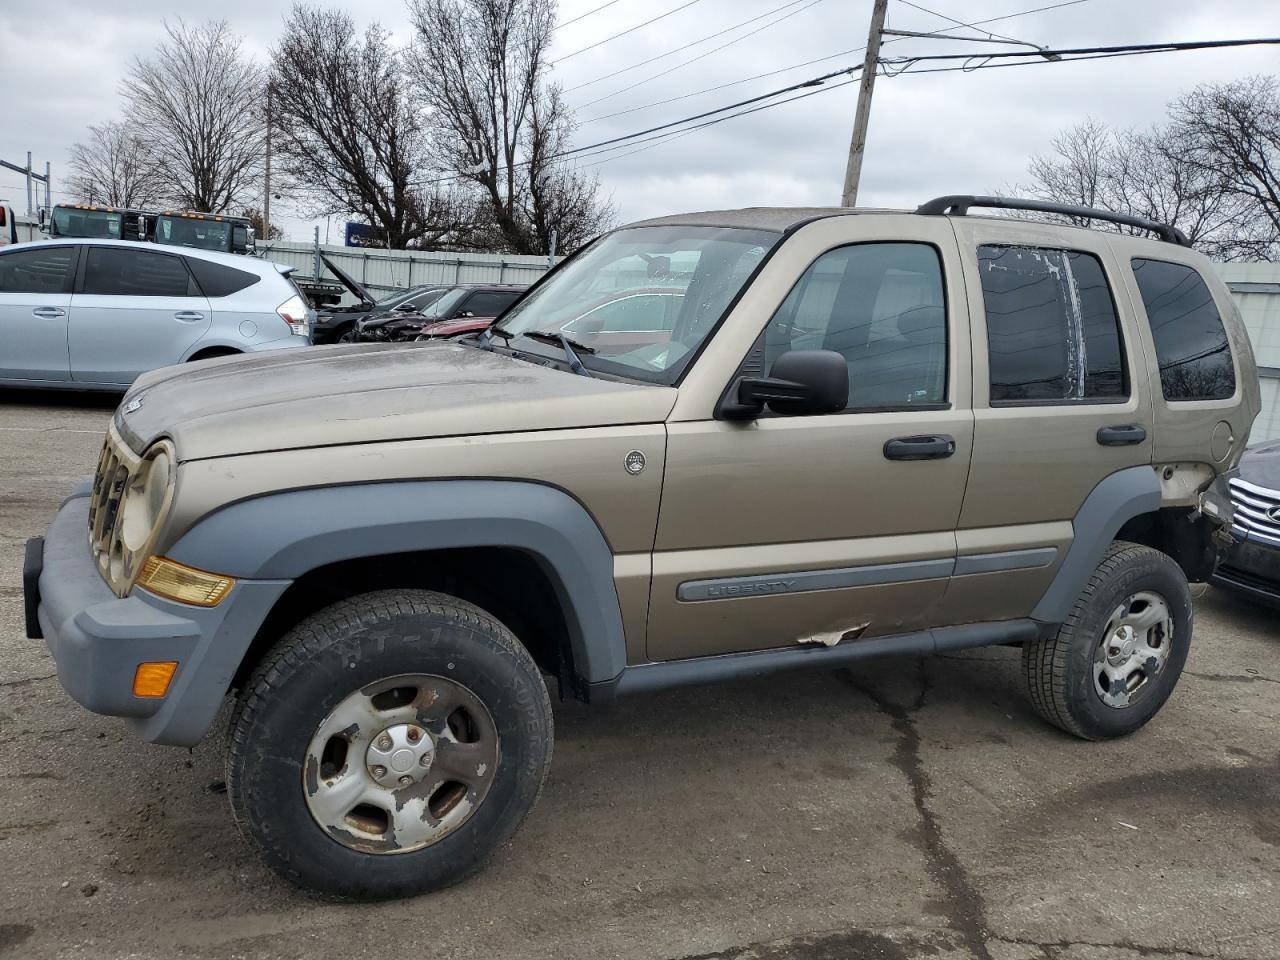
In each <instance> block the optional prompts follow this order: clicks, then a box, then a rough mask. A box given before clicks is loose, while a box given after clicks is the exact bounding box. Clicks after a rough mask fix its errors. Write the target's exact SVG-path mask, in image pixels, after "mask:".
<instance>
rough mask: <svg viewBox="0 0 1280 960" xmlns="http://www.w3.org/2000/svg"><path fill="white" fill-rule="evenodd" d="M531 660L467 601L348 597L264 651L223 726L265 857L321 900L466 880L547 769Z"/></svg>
mask: <svg viewBox="0 0 1280 960" xmlns="http://www.w3.org/2000/svg"><path fill="white" fill-rule="evenodd" d="M551 744H552V717H551V705H550V701H549V699H548V697H547V690H546V685H545V684H544V683H543V680H542V676H541V674H540V673H539V671H538V668H537V666H536V665H535V664H534V662H533V658H532V657H530V656H529V653H528V651H527V650H525V648H524V647H523V646H521V645H520V643H519V642H518V641H517V640H516V638H515V637H514V636H513V635H512V634H511V632H510V631H509V630H507V629H506V627H504V626H503V625H502V624H501V623H499V622H498V621H497V620H496V619H494V618H493V617H492V616H490V615H489V614H488V613H486V612H484V611H483V610H481V609H480V608H478V607H475V606H473V605H472V604H469V603H465V602H463V601H461V600H458V599H456V598H453V597H448V596H445V595H443V594H438V593H429V592H426V591H421V590H389V591H380V592H377V593H370V594H365V595H362V596H359V597H355V598H353V599H350V600H345V601H342V602H340V603H336V604H334V605H333V606H331V607H328V608H326V609H324V610H322V611H320V612H319V613H316V614H314V615H312V616H311V617H309V618H308V619H306V620H305V621H303V622H302V623H301V624H299V625H298V626H297V627H295V628H294V629H293V630H292V631H290V633H289V634H288V635H286V636H285V637H284V638H283V639H282V640H281V641H280V642H279V644H278V645H277V646H276V647H275V648H274V649H273V650H272V651H271V653H270V654H268V656H267V657H266V659H265V660H264V661H263V663H262V664H260V665H259V667H258V669H257V670H256V671H255V672H254V675H253V677H252V679H251V680H250V681H249V683H248V684H247V685H246V688H245V690H244V693H243V696H242V697H241V699H240V701H239V704H238V705H237V708H236V710H235V713H234V715H233V717H232V724H231V750H230V755H229V759H228V774H227V787H228V793H229V795H230V798H231V805H232V810H233V812H234V814H235V817H236V820H237V822H238V823H239V824H240V825H241V826H242V827H243V828H244V829H246V830H247V832H248V833H249V835H250V836H251V837H252V839H253V840H254V841H255V842H256V844H257V845H258V846H259V848H260V849H261V850H262V852H263V855H264V856H265V858H266V860H267V862H268V863H269V864H270V865H271V866H272V867H274V868H275V869H276V870H277V871H278V872H280V873H281V874H283V875H284V876H285V877H287V878H288V879H290V880H292V881H293V882H295V883H297V884H299V885H301V886H304V887H307V888H309V889H312V890H316V891H318V892H321V893H325V894H328V895H331V896H338V897H347V898H355V899H381V898H386V897H399V896H407V895H411V894H414V893H421V892H424V891H427V890H433V889H437V888H440V887H443V886H447V885H449V884H451V883H455V882H457V881H458V880H461V879H463V878H464V877H465V876H467V875H468V874H469V873H471V872H472V871H474V870H475V869H476V868H478V867H479V866H480V865H481V864H482V863H483V861H484V860H485V858H486V857H487V856H488V855H489V854H490V853H492V852H493V850H494V849H496V848H497V847H498V846H500V845H501V844H502V843H503V842H505V841H506V840H507V839H508V838H510V837H511V835H512V834H514V833H515V831H516V829H517V828H518V827H519V825H520V823H521V821H522V820H523V819H524V817H525V815H526V814H527V813H528V812H529V810H530V809H531V808H532V807H533V804H534V802H535V801H536V800H537V797H538V794H539V792H540V791H541V789H542V782H543V780H544V778H545V777H546V773H547V769H548V767H549V766H550V761H551Z"/></svg>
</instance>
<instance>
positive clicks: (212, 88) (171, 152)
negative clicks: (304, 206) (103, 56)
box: [120, 20, 265, 213]
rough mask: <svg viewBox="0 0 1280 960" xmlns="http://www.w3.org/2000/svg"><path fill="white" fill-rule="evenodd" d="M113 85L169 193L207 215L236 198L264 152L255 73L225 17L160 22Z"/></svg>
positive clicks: (260, 86) (260, 81)
mask: <svg viewBox="0 0 1280 960" xmlns="http://www.w3.org/2000/svg"><path fill="white" fill-rule="evenodd" d="M165 32H166V34H167V39H166V40H163V41H161V43H159V44H158V45H157V46H156V50H155V53H154V54H153V55H152V56H151V57H150V58H148V59H145V60H144V59H142V58H135V59H134V61H133V63H132V65H131V66H130V67H129V70H128V73H127V74H126V75H125V78H124V80H123V82H122V83H121V86H120V92H121V94H122V95H123V96H124V98H125V99H126V101H127V102H128V105H129V116H130V119H131V121H132V122H133V123H134V124H136V127H137V129H138V130H140V131H145V132H146V141H147V145H148V148H149V151H150V153H151V155H152V156H154V157H155V159H156V161H157V162H158V163H159V164H160V167H161V169H162V170H163V171H164V175H165V177H166V179H167V180H168V183H169V194H170V197H169V199H172V200H173V201H174V202H176V203H178V204H180V205H182V206H184V207H189V208H192V209H195V210H201V211H204V212H206V213H223V212H225V211H226V210H227V209H228V208H229V207H231V206H232V205H233V204H235V203H237V202H238V201H240V200H241V199H242V198H243V197H244V195H245V194H246V192H248V190H249V189H250V186H251V185H252V184H253V183H256V177H257V173H258V169H259V166H260V164H261V162H262V158H263V150H264V133H265V126H264V124H263V115H262V98H263V94H264V92H265V80H264V78H263V75H262V71H261V70H260V69H259V68H258V67H257V66H255V65H254V64H253V62H252V61H251V60H250V59H249V58H248V57H247V56H245V54H244V53H243V52H242V50H241V46H240V39H239V38H238V37H236V36H235V35H233V34H232V33H231V31H230V28H229V27H228V26H227V24H226V22H225V21H219V22H211V23H206V24H202V25H200V26H196V27H188V26H187V25H186V24H185V23H183V22H182V21H181V20H179V21H178V22H177V23H176V24H169V23H166V24H165Z"/></svg>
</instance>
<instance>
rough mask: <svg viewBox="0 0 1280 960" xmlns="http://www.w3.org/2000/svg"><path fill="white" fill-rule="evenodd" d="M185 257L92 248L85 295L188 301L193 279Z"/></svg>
mask: <svg viewBox="0 0 1280 960" xmlns="http://www.w3.org/2000/svg"><path fill="white" fill-rule="evenodd" d="M182 259H183V258H182V257H174V256H168V255H166V254H163V253H144V252H142V251H140V250H121V249H117V248H115V247H89V248H88V260H87V261H86V263H85V270H84V292H85V293H91V294H96V295H98V296H108V297H186V296H189V295H190V293H189V291H190V287H191V275H190V274H189V273H187V268H186V266H185V265H184V264H183V262H182Z"/></svg>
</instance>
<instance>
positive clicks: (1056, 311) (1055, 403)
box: [943, 217, 1152, 622]
mask: <svg viewBox="0 0 1280 960" xmlns="http://www.w3.org/2000/svg"><path fill="white" fill-rule="evenodd" d="M952 223H953V225H954V227H955V230H956V233H957V236H958V238H959V240H960V246H961V250H962V251H963V253H964V261H965V274H966V279H967V286H968V296H969V313H970V316H971V317H972V318H973V322H972V326H971V334H972V345H973V406H974V453H973V464H972V466H971V468H970V472H969V484H968V488H967V490H966V493H965V498H964V507H963V510H962V511H961V515H960V524H959V529H958V530H957V534H956V537H957V548H958V551H959V556H960V557H961V558H962V559H961V560H960V561H959V562H958V563H957V568H956V574H957V576H956V577H955V579H954V580H953V581H952V584H951V586H950V587H949V588H948V591H947V597H946V601H945V602H944V606H943V616H944V617H945V618H946V619H947V620H948V621H954V622H964V621H965V620H970V619H974V618H975V617H977V616H981V618H982V619H988V620H990V619H1008V618H1014V617H1022V616H1026V615H1027V614H1028V613H1030V611H1031V610H1032V608H1033V607H1034V606H1035V604H1036V602H1037V601H1038V600H1039V598H1040V596H1041V595H1042V594H1043V592H1044V590H1045V589H1046V588H1047V587H1048V584H1049V582H1050V581H1051V579H1052V575H1053V573H1054V572H1056V570H1057V567H1058V565H1059V563H1060V562H1061V560H1062V558H1063V557H1064V555H1065V552H1066V548H1067V547H1068V546H1069V545H1070V543H1071V539H1072V535H1073V529H1072V523H1071V521H1072V518H1073V517H1075V515H1076V513H1077V512H1078V511H1079V509H1080V507H1081V506H1082V505H1083V503H1084V501H1085V498H1086V497H1088V496H1089V494H1090V492H1091V491H1092V490H1093V488H1094V487H1095V486H1097V485H1098V483H1099V482H1101V481H1102V480H1103V479H1104V478H1105V477H1107V476H1109V475H1110V474H1112V473H1115V472H1116V471H1118V470H1123V469H1125V468H1126V467H1132V466H1136V465H1140V464H1146V463H1150V462H1151V451H1152V409H1151V402H1150V396H1151V391H1150V385H1149V383H1148V377H1147V367H1146V363H1145V359H1144V353H1143V345H1142V340H1141V338H1140V336H1139V335H1138V331H1137V325H1136V321H1135V318H1134V316H1133V313H1132V310H1131V309H1130V307H1129V300H1128V298H1127V296H1126V295H1125V293H1124V290H1125V288H1124V284H1123V272H1122V266H1121V265H1120V264H1119V262H1118V261H1116V260H1115V258H1114V256H1113V254H1112V253H1111V248H1110V245H1109V244H1108V242H1107V239H1106V238H1105V237H1104V236H1100V235H1092V234H1090V233H1088V232H1086V231H1083V230H1080V231H1075V230H1073V231H1070V233H1069V236H1070V241H1069V242H1064V236H1065V235H1066V234H1064V232H1063V231H1061V230H1049V229H1046V228H1045V227H1043V226H1039V225H1035V224H1016V223H1009V222H1008V221H997V220H988V219H982V218H972V219H970V218H959V217H957V218H953V219H952ZM991 554H1007V555H1008V556H1007V557H1005V558H1004V559H1003V560H1002V562H1001V563H1000V564H999V569H983V565H982V564H977V565H974V564H966V563H965V562H964V560H963V558H965V557H966V556H979V555H991Z"/></svg>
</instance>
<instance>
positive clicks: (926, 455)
mask: <svg viewBox="0 0 1280 960" xmlns="http://www.w3.org/2000/svg"><path fill="white" fill-rule="evenodd" d="M955 452H956V441H955V437H948V436H946V435H945V434H943V435H940V436H926V437H896V438H894V439H893V440H890V441H888V442H887V443H885V445H884V456H885V459H886V460H942V459H944V458H946V457H949V456H951V455H952V454H953V453H955Z"/></svg>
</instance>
